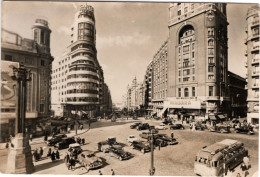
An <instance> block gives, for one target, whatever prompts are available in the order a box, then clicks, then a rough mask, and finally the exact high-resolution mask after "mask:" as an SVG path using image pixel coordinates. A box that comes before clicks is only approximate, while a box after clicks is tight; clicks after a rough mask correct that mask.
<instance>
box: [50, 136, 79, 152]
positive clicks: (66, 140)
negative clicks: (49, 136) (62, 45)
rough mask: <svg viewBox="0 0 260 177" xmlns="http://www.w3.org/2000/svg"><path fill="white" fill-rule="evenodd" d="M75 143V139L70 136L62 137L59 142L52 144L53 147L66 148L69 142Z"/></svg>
mask: <svg viewBox="0 0 260 177" xmlns="http://www.w3.org/2000/svg"><path fill="white" fill-rule="evenodd" d="M73 143H76V141H75V139H74V138H73V137H72V138H63V139H62V140H61V142H59V143H57V144H55V145H54V147H55V148H58V149H66V148H68V147H69V145H70V144H73Z"/></svg>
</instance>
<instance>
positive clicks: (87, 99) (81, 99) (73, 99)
mask: <svg viewBox="0 0 260 177" xmlns="http://www.w3.org/2000/svg"><path fill="white" fill-rule="evenodd" d="M67 102H98V98H96V97H68V98H67Z"/></svg>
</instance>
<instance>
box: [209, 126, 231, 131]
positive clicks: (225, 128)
mask: <svg viewBox="0 0 260 177" xmlns="http://www.w3.org/2000/svg"><path fill="white" fill-rule="evenodd" d="M209 131H210V132H218V133H230V126H229V125H225V124H217V125H215V126H211V127H209Z"/></svg>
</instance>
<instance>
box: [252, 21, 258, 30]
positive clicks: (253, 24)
mask: <svg viewBox="0 0 260 177" xmlns="http://www.w3.org/2000/svg"><path fill="white" fill-rule="evenodd" d="M256 26H259V20H256V21H253V22H252V23H251V28H253V27H256Z"/></svg>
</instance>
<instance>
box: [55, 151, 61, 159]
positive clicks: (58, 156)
mask: <svg viewBox="0 0 260 177" xmlns="http://www.w3.org/2000/svg"><path fill="white" fill-rule="evenodd" d="M55 154H56V159H57V160H60V153H59V151H58V150H57V151H56V153H55Z"/></svg>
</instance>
